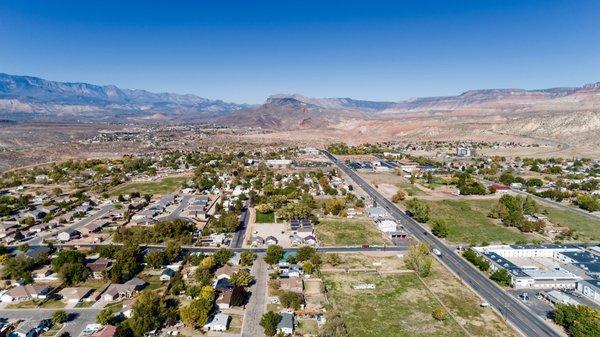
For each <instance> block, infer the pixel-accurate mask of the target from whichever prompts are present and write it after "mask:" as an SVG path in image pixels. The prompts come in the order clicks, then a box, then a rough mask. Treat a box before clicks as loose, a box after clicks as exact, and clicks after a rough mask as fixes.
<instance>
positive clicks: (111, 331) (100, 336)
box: [91, 325, 117, 337]
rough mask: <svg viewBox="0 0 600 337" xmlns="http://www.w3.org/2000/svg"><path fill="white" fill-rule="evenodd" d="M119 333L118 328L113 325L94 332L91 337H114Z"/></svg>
mask: <svg viewBox="0 0 600 337" xmlns="http://www.w3.org/2000/svg"><path fill="white" fill-rule="evenodd" d="M115 332H117V327H116V326H112V325H105V326H104V328H102V329H100V330H98V331H96V332H94V333H93V334H92V335H91V337H113V336H114V335H115Z"/></svg>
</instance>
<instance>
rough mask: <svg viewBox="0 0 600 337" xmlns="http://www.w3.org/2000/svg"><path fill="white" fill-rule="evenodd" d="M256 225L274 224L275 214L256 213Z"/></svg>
mask: <svg viewBox="0 0 600 337" xmlns="http://www.w3.org/2000/svg"><path fill="white" fill-rule="evenodd" d="M255 222H256V223H273V222H275V213H273V212H271V213H259V212H256V220H255Z"/></svg>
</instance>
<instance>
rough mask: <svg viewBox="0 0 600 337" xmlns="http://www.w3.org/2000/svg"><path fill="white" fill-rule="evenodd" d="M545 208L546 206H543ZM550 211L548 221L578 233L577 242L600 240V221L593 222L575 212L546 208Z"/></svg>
mask: <svg viewBox="0 0 600 337" xmlns="http://www.w3.org/2000/svg"><path fill="white" fill-rule="evenodd" d="M542 206H545V205H542ZM545 209H547V210H548V220H550V221H551V222H552V223H555V224H560V225H563V226H566V227H569V228H572V229H574V230H576V231H577V234H578V235H577V240H580V241H598V240H600V220H593V219H590V218H588V217H585V216H583V215H579V214H577V213H574V212H570V211H566V210H561V209H558V208H554V207H545Z"/></svg>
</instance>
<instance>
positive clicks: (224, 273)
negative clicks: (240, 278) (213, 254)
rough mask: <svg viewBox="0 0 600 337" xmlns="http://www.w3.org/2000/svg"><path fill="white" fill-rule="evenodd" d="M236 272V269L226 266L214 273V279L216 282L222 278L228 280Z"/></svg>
mask: <svg viewBox="0 0 600 337" xmlns="http://www.w3.org/2000/svg"><path fill="white" fill-rule="evenodd" d="M237 271H238V268H237V267H234V266H230V265H227V264H226V265H224V266H223V267H221V268H219V269H217V270H216V271H215V278H216V279H217V280H220V279H222V278H226V279H230V278H231V275H233V274H234V273H236V272H237Z"/></svg>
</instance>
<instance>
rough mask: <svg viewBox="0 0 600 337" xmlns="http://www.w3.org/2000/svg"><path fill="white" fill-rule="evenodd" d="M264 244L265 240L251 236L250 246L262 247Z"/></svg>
mask: <svg viewBox="0 0 600 337" xmlns="http://www.w3.org/2000/svg"><path fill="white" fill-rule="evenodd" d="M264 244H265V239H263V238H262V237H261V236H253V237H252V246H262V245H264Z"/></svg>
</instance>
